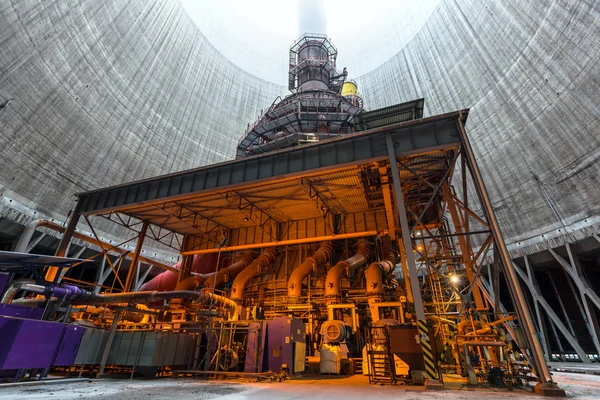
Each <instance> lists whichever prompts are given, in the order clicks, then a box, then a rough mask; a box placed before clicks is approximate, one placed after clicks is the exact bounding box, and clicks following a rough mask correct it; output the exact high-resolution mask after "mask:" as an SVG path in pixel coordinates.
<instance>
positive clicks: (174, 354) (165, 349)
mask: <svg viewBox="0 0 600 400" xmlns="http://www.w3.org/2000/svg"><path fill="white" fill-rule="evenodd" d="M193 348H194V337H193V335H191V334H188V333H173V332H116V333H115V337H114V339H113V343H112V346H111V349H110V352H109V354H108V360H107V364H108V365H124V366H133V365H135V366H149V367H150V366H154V367H158V366H165V365H169V366H172V365H182V366H185V365H187V364H188V363H189V361H190V355H191V354H192V352H193Z"/></svg>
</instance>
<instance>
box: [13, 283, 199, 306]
mask: <svg viewBox="0 0 600 400" xmlns="http://www.w3.org/2000/svg"><path fill="white" fill-rule="evenodd" d="M21 290H24V291H28V292H33V293H38V294H45V295H50V296H52V297H55V298H56V299H65V300H69V301H70V302H71V303H72V304H77V305H92V304H116V303H151V302H154V301H157V300H167V299H182V298H186V299H193V300H199V299H200V298H201V295H200V293H198V292H192V291H186V290H179V291H173V292H157V291H150V292H128V293H116V294H95V293H93V292H90V291H87V290H83V289H81V288H79V287H77V286H73V285H60V286H54V285H38V284H36V283H35V282H33V281H31V280H19V281H15V282H13V283H12V284H11V285H10V286H9V287H8V289H7V290H6V292H5V294H4V296H2V300H1V303H2V304H10V303H11V302H12V301H13V299H14V297H15V295H16V294H17V293H18V292H19V291H21Z"/></svg>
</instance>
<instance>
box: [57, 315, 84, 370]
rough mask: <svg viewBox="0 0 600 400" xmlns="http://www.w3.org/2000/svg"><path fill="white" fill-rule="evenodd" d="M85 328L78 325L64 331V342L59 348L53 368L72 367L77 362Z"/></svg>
mask: <svg viewBox="0 0 600 400" xmlns="http://www.w3.org/2000/svg"><path fill="white" fill-rule="evenodd" d="M84 333H85V328H84V327H82V326H78V325H69V326H65V328H64V331H63V336H62V340H61V341H60V345H59V346H58V352H57V353H56V357H55V358H54V362H53V363H52V365H53V366H56V367H58V366H70V365H73V363H74V362H75V358H76V357H77V353H78V351H79V346H80V345H81V340H82V339H83V334H84Z"/></svg>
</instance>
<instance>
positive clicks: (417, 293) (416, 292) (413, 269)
mask: <svg viewBox="0 0 600 400" xmlns="http://www.w3.org/2000/svg"><path fill="white" fill-rule="evenodd" d="M385 140H386V146H387V152H388V157H389V160H390V171H391V172H392V183H393V187H394V196H395V197H396V207H397V209H398V216H399V217H400V229H401V230H402V242H403V243H404V258H405V260H403V262H404V261H406V266H407V268H408V277H409V280H410V288H411V292H412V296H413V304H414V306H415V313H416V315H417V320H419V321H425V308H424V307H423V298H422V296H421V288H420V286H419V277H418V275H417V264H416V263H415V255H414V254H413V248H412V240H411V237H410V227H409V225H408V218H407V217H406V207H405V205H404V196H403V194H402V186H401V182H400V172H399V171H398V164H397V155H396V149H395V147H394V141H393V138H392V135H389V134H388V135H386V137H385Z"/></svg>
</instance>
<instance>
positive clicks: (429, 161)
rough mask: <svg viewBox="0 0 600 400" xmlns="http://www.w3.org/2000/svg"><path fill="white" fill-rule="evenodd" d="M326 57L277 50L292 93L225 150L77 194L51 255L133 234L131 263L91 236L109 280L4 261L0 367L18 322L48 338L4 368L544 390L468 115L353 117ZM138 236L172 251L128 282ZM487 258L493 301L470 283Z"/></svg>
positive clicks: (141, 245)
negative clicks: (109, 228)
mask: <svg viewBox="0 0 600 400" xmlns="http://www.w3.org/2000/svg"><path fill="white" fill-rule="evenodd" d="M336 56H337V50H336V49H335V47H334V46H333V45H332V44H331V41H330V40H329V39H328V38H327V37H325V36H323V35H312V34H307V35H304V36H302V37H301V38H300V39H299V40H298V41H296V42H295V43H294V44H293V45H292V47H291V49H290V71H289V88H290V90H291V91H292V94H291V95H290V96H288V97H286V98H285V99H279V101H278V102H274V103H273V105H272V106H271V107H269V108H268V109H267V110H266V111H264V112H263V113H262V115H261V116H260V118H259V119H258V120H257V121H256V122H255V123H253V124H251V125H249V126H248V128H247V130H246V132H245V134H244V136H243V137H242V139H241V140H240V142H239V146H238V148H237V159H236V160H233V161H231V162H226V163H221V164H217V165H211V166H206V167H202V168H198V169H194V170H189V171H183V172H180V173H175V174H170V175H166V176H160V177H156V178H151V179H147V180H143V181H139V182H132V183H129V184H124V185H119V186H115V187H108V188H102V189H98V190H94V191H91V192H86V193H80V194H79V195H78V202H77V205H76V207H75V208H74V210H73V212H72V213H71V217H70V220H69V223H68V224H67V225H66V227H65V228H64V235H63V237H62V240H61V243H60V245H59V248H58V251H57V254H56V256H57V257H63V256H65V255H66V254H67V249H68V246H69V242H70V241H71V239H73V237H74V233H75V229H76V226H77V224H78V223H80V222H81V223H85V224H87V225H89V228H90V230H91V231H92V232H95V230H94V226H93V225H94V221H97V220H100V219H101V220H103V221H110V222H111V223H114V224H116V225H118V226H120V228H122V229H123V231H124V232H126V233H127V235H125V234H124V241H126V242H132V241H135V243H136V246H135V250H134V253H133V255H132V260H131V262H129V263H128V265H127V266H126V267H122V266H121V261H122V258H120V259H119V260H120V261H119V264H118V265H117V264H116V263H114V262H113V261H114V258H113V260H111V258H110V257H109V254H110V252H111V251H113V250H114V248H117V247H118V245H115V246H112V247H110V246H108V245H107V244H106V243H103V242H101V241H100V240H99V239H98V241H97V242H96V243H97V245H98V246H99V247H101V249H102V253H103V254H104V255H105V257H106V260H107V262H108V263H109V264H110V268H111V271H112V274H111V276H112V278H113V283H112V286H102V285H101V284H100V283H94V282H85V281H83V282H82V281H81V280H77V279H75V278H74V277H73V275H72V274H73V272H72V271H76V269H77V266H76V264H75V265H74V266H73V267H72V268H70V269H69V270H67V272H66V273H64V271H61V270H60V268H59V267H60V264H57V261H60V260H59V259H53V260H45V261H46V262H45V263H43V264H39V263H38V265H37V266H36V268H33V269H28V270H18V271H17V270H7V272H8V273H10V274H11V275H10V276H9V275H6V276H4V278H6V279H5V280H8V278H10V282H9V283H8V284H7V289H5V291H4V293H5V294H4V296H3V298H2V303H3V308H2V310H3V311H2V313H3V315H4V316H3V317H2V318H1V319H0V322H2V323H5V324H8V323H9V322H8V321H9V320H10V324H11V328H10V329H11V331H10V332H11V333H10V334H7V335H4V336H5V337H6V338H9V337H10V340H5V341H3V343H2V346H3V353H2V357H3V358H1V359H0V361H2V360H11V355H12V354H13V353H14V351H15V348H16V347H15V346H17V344H16V343H19V342H18V340H25V341H32V340H34V339H32V338H29V336H23V335H22V334H21V333H20V330H19V329H20V328H19V326H21V325H22V326H25V325H27V324H29V325H31V326H32V327H35V326H38V325H40V326H41V325H42V324H43V325H44V326H45V327H47V328H45V329H46V330H47V331H48V332H53V333H52V335H54V336H52V337H53V338H54V339H55V340H54V339H53V342H52V343H53V344H52V346H51V347H52V348H51V349H48V350H47V354H48V355H50V354H51V356H50V358H48V359H44V361H43V362H42V361H41V359H40V360H39V361H40V362H36V363H33V362H32V363H30V364H27V363H21V364H19V363H10V362H8V361H5V362H4V364H2V365H3V367H2V369H3V370H4V372H5V376H10V377H11V379H15V378H19V377H22V376H23V375H24V374H26V373H28V374H30V375H31V376H36V375H39V376H42V375H43V374H44V372H43V371H42V372H41V374H39V371H37V369H40V368H42V369H45V371H47V370H48V368H50V367H52V366H53V367H55V368H62V369H66V370H71V369H73V370H75V369H76V370H78V371H79V373H80V374H96V375H103V374H105V373H107V372H110V371H121V372H122V371H127V372H128V373H130V374H131V375H132V376H133V375H134V374H135V373H143V374H146V375H153V374H156V373H160V374H200V375H206V374H222V375H228V374H229V375H241V374H246V375H248V374H251V375H253V376H265V374H270V376H278V377H279V378H280V379H281V377H282V376H295V375H297V374H300V373H303V372H304V371H305V370H306V367H307V365H306V357H307V356H309V357H312V358H317V359H318V360H319V367H318V369H319V370H320V372H322V373H333V374H340V373H360V372H365V373H367V374H370V375H371V380H372V381H373V382H389V383H397V382H400V381H407V382H412V383H422V382H423V381H425V383H427V384H428V385H434V384H435V383H436V382H437V381H439V380H441V379H443V376H444V373H450V372H452V373H455V372H458V373H462V374H463V375H464V376H465V377H468V379H469V383H471V384H477V383H481V382H484V381H485V382H492V381H493V382H494V384H495V385H513V384H524V383H526V382H527V381H533V382H537V383H538V386H537V388H538V389H539V390H540V391H542V390H549V389H556V388H555V387H554V386H553V383H552V380H551V377H550V374H549V372H548V368H547V366H546V364H545V361H544V359H543V357H542V352H541V350H540V344H539V342H538V340H537V338H536V335H535V332H534V330H533V327H532V323H531V317H530V315H529V312H528V309H527V307H526V304H525V300H524V297H523V294H522V292H521V288H520V286H519V285H518V281H517V277H516V275H515V272H514V270H513V268H512V265H511V262H510V259H509V258H508V253H507V251H506V246H505V245H504V242H503V239H502V235H501V232H500V231H499V229H498V224H497V221H496V219H495V217H494V214H493V211H492V209H491V205H490V202H489V198H488V197H487V193H486V191H485V187H484V184H483V181H482V178H481V174H480V172H479V169H478V167H477V163H476V160H475V157H474V155H473V152H472V149H471V146H470V144H469V140H468V137H467V135H466V133H465V130H464V125H465V123H466V120H467V116H468V110H460V111H456V112H451V113H448V114H443V115H437V116H430V117H427V118H423V104H424V103H423V99H418V100H414V101H411V102H407V103H403V104H398V105H394V106H391V107H386V108H382V109H377V110H371V111H366V110H365V109H364V107H363V102H362V99H361V98H360V96H359V95H358V91H357V85H356V83H354V82H351V81H347V80H346V77H347V72H346V71H345V70H343V71H342V72H338V71H337V69H336ZM273 150H277V151H273ZM94 234H95V233H94ZM126 236H128V237H126ZM157 246H159V247H161V248H171V249H173V250H174V251H177V252H178V253H179V254H180V255H181V260H180V262H179V263H177V264H176V265H174V266H172V267H171V266H162V268H164V269H165V271H164V272H162V273H160V274H158V275H156V276H155V277H153V278H152V279H150V280H149V281H148V282H146V283H144V284H141V283H142V282H139V280H140V278H139V277H140V273H139V269H138V268H139V260H140V257H141V254H142V252H144V249H150V248H154V247H157ZM490 260H492V261H493V260H495V262H497V263H498V264H499V265H501V266H502V269H503V271H504V274H505V278H506V285H507V287H508V289H509V291H510V294H511V300H512V301H511V304H512V307H513V308H512V309H505V308H504V307H501V306H500V305H499V304H500V303H499V302H498V301H497V300H498V297H497V296H499V295H500V293H499V292H496V293H494V292H490V291H488V290H487V288H486V287H485V286H484V285H482V284H481V281H480V276H481V272H482V268H483V267H484V266H485V265H487V264H488V263H489V262H490ZM77 262H79V261H75V263H77ZM44 265H45V266H47V268H46V273H45V276H42V270H41V267H42V266H44ZM71 265H73V262H71ZM109 273H110V272H109ZM24 279H27V280H24ZM64 282H69V283H68V284H67V283H64ZM136 286H138V287H139V286H141V288H140V290H139V291H135V290H132V288H135V287H136ZM96 287H98V290H95V289H96ZM19 296H21V297H19ZM14 307H21V308H19V310H20V311H19V314H15V312H16V311H15V308H14ZM24 307H26V308H24ZM11 313H13V314H11ZM14 321H18V322H14ZM19 324H21V325H19ZM17 325H19V326H17ZM29 325H28V326H29ZM28 329H31V328H28ZM54 329H55V330H56V332H55V331H54ZM48 335H50V334H48ZM26 337H27V339H24V338H26ZM13 342H14V343H15V344H14V345H13ZM63 342H64V343H65V346H63V347H61V346H62V345H59V343H63ZM67 342H68V344H67ZM36 343H37V342H36ZM67 348H68V349H70V351H71V353H70V354H71V357H70V358H69V357H66V356H65V357H63V349H67ZM18 349H22V346H21V345H19V347H18ZM57 349H58V350H57ZM522 349H526V350H527V351H526V352H525V351H523V350H522ZM19 351H20V350H19ZM64 351H66V350H64ZM53 352H54V353H53ZM363 355H364V357H363ZM475 355H476V356H477V357H476V358H475V357H474V356H475ZM52 360H54V361H52ZM365 363H366V364H365ZM361 364H362V371H361ZM6 370H11V371H13V372H11V373H7V372H6ZM16 370H18V371H17V372H15V371H16Z"/></svg>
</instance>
